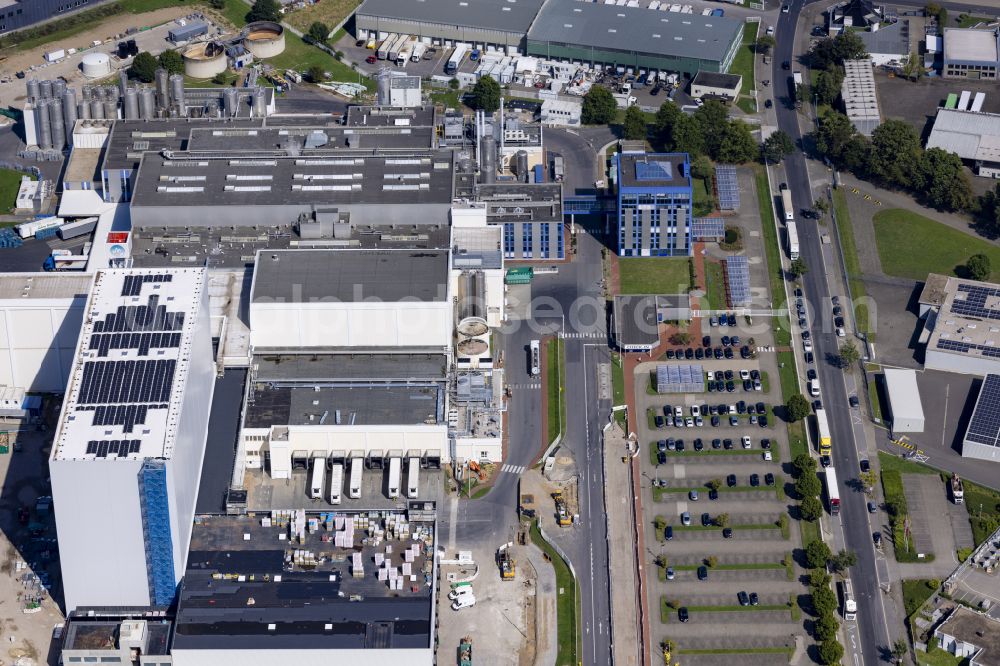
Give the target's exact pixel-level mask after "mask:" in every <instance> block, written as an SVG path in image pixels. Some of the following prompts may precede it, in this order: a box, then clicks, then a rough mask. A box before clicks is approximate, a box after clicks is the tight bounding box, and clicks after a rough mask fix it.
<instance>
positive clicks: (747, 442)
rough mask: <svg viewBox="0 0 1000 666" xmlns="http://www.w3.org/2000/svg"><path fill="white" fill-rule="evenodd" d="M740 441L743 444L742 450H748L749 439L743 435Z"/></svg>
mask: <svg viewBox="0 0 1000 666" xmlns="http://www.w3.org/2000/svg"><path fill="white" fill-rule="evenodd" d="M740 441H741V442H742V443H743V448H744V449H749V448H750V446H751V444H750V438H749V437H747V436H745V435H744V436H743V439H741V440H740Z"/></svg>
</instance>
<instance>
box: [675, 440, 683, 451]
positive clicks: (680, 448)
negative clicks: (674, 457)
mask: <svg viewBox="0 0 1000 666" xmlns="http://www.w3.org/2000/svg"><path fill="white" fill-rule="evenodd" d="M675 446H676V447H677V450H678V451H683V450H684V440H683V439H678V440H677V443H676V444H675Z"/></svg>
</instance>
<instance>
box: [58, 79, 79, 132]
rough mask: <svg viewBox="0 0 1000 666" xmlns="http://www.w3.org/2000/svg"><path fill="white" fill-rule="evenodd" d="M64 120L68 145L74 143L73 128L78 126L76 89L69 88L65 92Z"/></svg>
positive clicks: (63, 104) (63, 103)
mask: <svg viewBox="0 0 1000 666" xmlns="http://www.w3.org/2000/svg"><path fill="white" fill-rule="evenodd" d="M62 108H63V121H64V123H65V125H66V145H70V144H72V143H73V128H74V127H75V126H76V119H77V115H76V91H75V90H73V89H72V88H67V89H66V92H64V93H63V102H62Z"/></svg>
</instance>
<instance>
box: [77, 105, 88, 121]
mask: <svg viewBox="0 0 1000 666" xmlns="http://www.w3.org/2000/svg"><path fill="white" fill-rule="evenodd" d="M76 117H77V118H79V119H80V120H90V102H83V101H80V102H77V103H76Z"/></svg>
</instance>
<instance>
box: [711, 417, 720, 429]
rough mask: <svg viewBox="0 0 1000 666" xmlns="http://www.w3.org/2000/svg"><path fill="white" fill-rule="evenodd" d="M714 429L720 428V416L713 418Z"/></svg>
mask: <svg viewBox="0 0 1000 666" xmlns="http://www.w3.org/2000/svg"><path fill="white" fill-rule="evenodd" d="M712 427H713V428H718V427H719V417H718V416H713V417H712Z"/></svg>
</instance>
